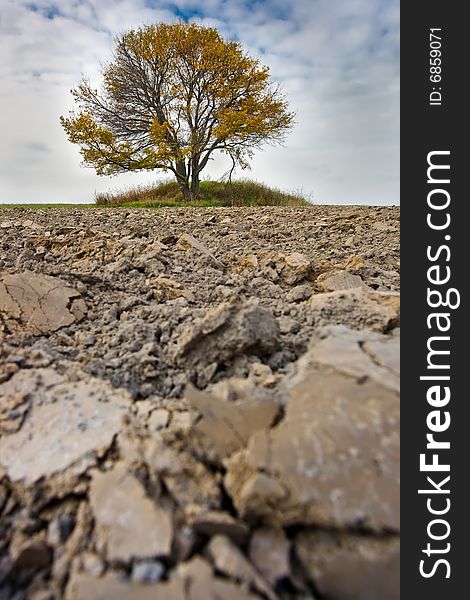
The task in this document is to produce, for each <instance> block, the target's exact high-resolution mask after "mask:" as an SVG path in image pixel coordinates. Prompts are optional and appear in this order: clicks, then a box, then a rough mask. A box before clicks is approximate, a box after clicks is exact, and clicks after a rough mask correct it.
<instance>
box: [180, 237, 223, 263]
mask: <svg viewBox="0 0 470 600" xmlns="http://www.w3.org/2000/svg"><path fill="white" fill-rule="evenodd" d="M177 243H178V245H179V246H182V247H183V248H192V249H194V250H198V252H201V254H204V255H205V256H207V257H209V258H210V259H211V261H212V263H213V264H214V265H215V266H216V267H223V266H224V265H223V263H222V262H221V261H220V260H218V259H217V258H216V257H215V256H214V255H213V254H212V252H211V251H210V250H209V248H207V246H205V245H204V244H203V243H202V242H200V241H199V240H197V239H196V238H195V237H194V236H193V235H191V234H190V233H183V234H182V235H181V236H180V237H179V239H178V242H177Z"/></svg>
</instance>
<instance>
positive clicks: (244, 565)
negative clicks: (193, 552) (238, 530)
mask: <svg viewBox="0 0 470 600" xmlns="http://www.w3.org/2000/svg"><path fill="white" fill-rule="evenodd" d="M207 551H208V554H209V556H210V557H211V559H212V562H213V563H214V566H215V568H216V569H217V570H218V571H220V572H221V573H224V574H225V575H227V576H228V577H232V578H233V579H235V580H237V581H243V582H244V583H246V584H247V585H250V586H253V587H255V588H256V589H257V590H258V591H259V592H261V593H262V594H264V595H265V596H266V597H267V598H268V599H269V600H276V598H277V596H276V594H275V593H274V591H273V590H272V588H271V587H270V585H269V584H268V583H267V582H266V581H265V580H264V579H263V577H262V576H261V575H260V574H259V573H258V572H257V571H256V569H255V568H254V567H253V566H252V565H251V564H250V563H249V562H248V560H247V559H246V558H245V556H244V555H243V553H242V552H241V551H240V550H239V549H238V548H237V547H236V546H235V545H234V544H233V543H232V542H231V541H230V540H229V538H227V537H226V536H224V535H216V536H214V537H213V538H212V539H211V541H210V542H209V544H208V545H207Z"/></svg>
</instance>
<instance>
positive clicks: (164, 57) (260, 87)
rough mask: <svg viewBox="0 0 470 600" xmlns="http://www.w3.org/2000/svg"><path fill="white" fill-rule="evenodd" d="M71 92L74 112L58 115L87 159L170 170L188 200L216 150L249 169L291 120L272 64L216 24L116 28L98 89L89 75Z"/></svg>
mask: <svg viewBox="0 0 470 600" xmlns="http://www.w3.org/2000/svg"><path fill="white" fill-rule="evenodd" d="M72 95H73V98H74V101H75V104H76V105H77V111H76V112H72V113H70V114H69V116H68V117H61V118H60V120H61V123H62V126H63V127H64V129H65V131H66V133H67V135H68V139H69V140H70V141H71V142H73V143H75V144H78V145H79V146H80V152H81V154H82V156H83V164H84V165H85V166H88V167H93V168H95V169H96V172H97V173H98V174H99V175H111V174H116V173H121V172H127V171H138V170H153V169H162V170H163V171H171V172H172V173H173V174H174V175H175V177H176V180H177V181H178V184H179V186H180V189H181V191H182V193H183V195H184V197H185V198H186V199H191V198H194V197H196V196H197V193H198V189H199V179H200V173H201V171H202V170H203V169H204V167H205V166H206V165H207V162H208V161H209V159H210V158H211V156H212V154H213V153H214V152H216V151H221V152H224V153H226V154H227V155H229V156H230V157H231V159H232V161H233V165H234V166H235V165H236V164H238V165H240V166H241V167H242V168H244V167H246V166H247V165H248V161H249V159H250V158H251V156H252V154H253V151H254V149H256V148H259V147H260V146H261V145H262V144H263V143H266V142H271V143H275V142H280V141H282V140H283V139H284V135H285V133H286V132H287V131H288V130H289V129H290V127H291V126H292V124H293V120H294V115H293V113H292V112H289V111H288V106H287V102H286V101H285V99H284V97H283V95H282V93H281V91H280V88H279V86H276V85H274V84H273V83H272V82H271V81H270V76H269V69H268V67H265V66H262V65H261V64H260V62H259V61H258V60H257V59H255V58H251V57H250V56H248V55H247V53H246V52H245V51H244V49H243V47H242V45H241V44H240V43H239V42H236V41H227V40H224V39H223V38H222V36H221V35H220V34H219V32H218V31H217V30H216V29H214V28H209V27H202V26H199V25H195V24H191V25H189V24H186V23H184V22H179V23H174V24H163V23H159V24H156V25H147V26H143V27H141V28H139V29H135V30H134V29H133V30H130V31H128V32H126V33H124V34H122V35H120V36H118V37H117V38H116V39H115V49H114V54H113V58H112V60H111V62H110V63H109V64H108V65H106V66H105V67H104V68H103V70H102V86H101V89H99V90H97V89H94V88H93V87H92V86H91V84H90V82H89V81H88V80H87V79H85V78H84V79H82V81H81V82H80V83H79V84H78V85H77V87H76V88H74V89H73V90H72Z"/></svg>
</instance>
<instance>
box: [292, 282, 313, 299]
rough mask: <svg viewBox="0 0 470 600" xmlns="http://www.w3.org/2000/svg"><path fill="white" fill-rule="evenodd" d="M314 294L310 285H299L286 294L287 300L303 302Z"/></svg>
mask: <svg viewBox="0 0 470 600" xmlns="http://www.w3.org/2000/svg"><path fill="white" fill-rule="evenodd" d="M311 295H312V288H311V287H310V286H309V285H297V286H295V287H294V288H292V289H291V290H290V291H289V292H288V293H287V295H286V300H287V302H302V301H303V300H308V299H309V298H310V296H311Z"/></svg>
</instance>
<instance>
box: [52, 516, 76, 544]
mask: <svg viewBox="0 0 470 600" xmlns="http://www.w3.org/2000/svg"><path fill="white" fill-rule="evenodd" d="M74 526H75V522H74V520H73V518H72V517H71V516H70V515H67V514H64V515H60V516H59V517H57V518H56V519H54V520H53V521H51V522H50V523H49V527H48V529H47V542H48V543H49V544H50V545H51V546H60V545H61V544H63V543H64V542H65V540H66V539H67V538H68V537H69V535H70V534H71V533H72V531H73V528H74Z"/></svg>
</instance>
